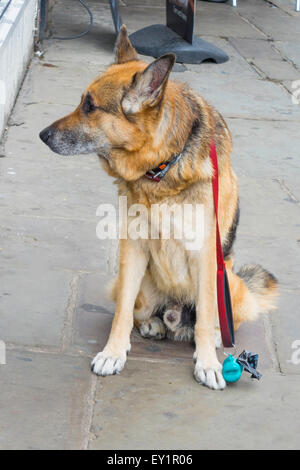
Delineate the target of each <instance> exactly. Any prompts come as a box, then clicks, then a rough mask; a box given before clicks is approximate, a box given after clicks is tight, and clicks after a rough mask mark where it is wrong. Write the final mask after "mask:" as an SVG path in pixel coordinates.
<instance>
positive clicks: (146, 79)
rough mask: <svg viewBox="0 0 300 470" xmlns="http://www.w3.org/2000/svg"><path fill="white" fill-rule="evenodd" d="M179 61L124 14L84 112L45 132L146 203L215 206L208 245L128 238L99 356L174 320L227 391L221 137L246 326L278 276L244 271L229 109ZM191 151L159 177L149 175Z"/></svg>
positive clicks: (238, 319)
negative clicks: (220, 258)
mask: <svg viewBox="0 0 300 470" xmlns="http://www.w3.org/2000/svg"><path fill="white" fill-rule="evenodd" d="M174 62H175V56H174V55H173V54H166V55H164V56H162V57H160V58H158V59H156V60H154V61H153V62H152V63H151V64H150V65H148V64H146V63H144V62H143V61H141V60H140V59H139V57H138V55H137V52H136V50H135V49H134V48H133V46H132V44H131V43H130V40H129V38H128V35H127V31H126V27H125V26H124V25H123V27H122V29H121V31H120V34H119V36H118V39H117V43H116V59H115V63H114V64H113V65H111V66H109V67H108V68H107V70H106V71H105V72H104V73H103V74H102V75H101V76H100V77H99V78H97V79H96V80H95V81H94V82H92V83H91V85H90V86H89V87H88V88H87V89H86V91H85V92H84V93H83V95H82V98H81V102H80V104H79V106H78V107H77V108H76V109H75V111H74V112H72V113H71V114H69V115H68V116H66V117H63V118H62V119H59V120H58V121H56V122H54V123H53V124H52V125H51V126H49V127H47V128H46V129H44V130H43V131H42V132H41V133H40V138H41V139H42V140H43V142H45V143H46V144H47V145H48V146H49V147H50V148H51V149H52V150H53V151H54V152H56V153H58V154H61V155H74V154H87V153H91V152H96V153H97V154H98V156H99V158H100V161H101V164H102V167H103V168H104V170H105V171H106V172H107V173H108V174H109V175H110V176H113V177H114V178H116V179H117V184H118V190H119V195H122V196H127V200H128V204H129V205H132V204H135V203H139V204H143V205H144V206H145V207H146V208H147V210H148V211H149V212H150V210H151V206H152V205H154V204H156V205H158V206H159V207H161V205H163V204H164V205H167V206H168V207H169V206H172V205H173V204H179V205H181V206H182V205H183V204H192V205H195V204H202V205H203V207H204V242H203V243H202V248H201V249H198V250H187V249H186V245H185V244H184V243H183V241H182V240H180V239H176V238H175V237H170V238H169V239H164V238H163V237H158V238H156V239H135V240H133V239H132V238H130V237H128V238H127V239H126V238H122V239H121V240H120V257H119V273H118V278H117V279H116V281H115V283H114V286H113V289H112V294H113V297H114V299H115V301H116V310H115V315H114V319H113V324H112V328H111V332H110V336H109V339H108V342H107V344H106V346H105V348H104V349H103V351H102V352H99V353H98V354H97V355H96V357H95V358H94V360H93V361H92V370H93V372H94V373H96V374H98V375H102V376H106V375H111V374H116V373H119V372H121V370H122V369H123V368H124V365H125V362H126V357H127V353H128V352H129V350H130V334H131V331H132V328H133V325H134V324H135V325H136V327H137V328H138V329H139V331H140V333H141V334H142V335H143V336H146V337H152V338H157V339H160V338H163V337H165V335H166V325H167V326H168V329H169V330H170V331H171V332H173V337H175V338H176V337H178V338H180V339H182V338H186V337H187V338H189V337H191V336H194V342H195V353H194V362H195V369H194V377H195V379H196V381H197V382H199V383H201V384H204V385H206V386H208V387H210V388H211V389H215V390H221V389H224V388H225V381H224V379H223V377H222V366H221V364H220V362H219V361H218V358H217V354H216V345H218V343H220V334H219V329H218V315H217V292H216V217H215V210H214V203H213V192H212V176H213V168H212V164H211V161H210V156H209V152H210V145H211V141H212V139H213V140H214V141H215V145H216V149H217V155H218V165H219V224H220V232H221V239H222V247H223V253H224V259H225V263H226V268H227V275H228V280H229V285H230V290H231V298H232V307H233V316H234V326H235V329H236V328H238V327H239V325H240V324H241V323H242V322H245V321H253V320H255V319H256V318H257V317H258V314H259V313H261V312H266V311H268V310H270V309H272V308H274V306H275V297H276V294H277V287H278V286H277V281H276V279H275V278H274V277H273V276H272V275H271V274H270V273H268V272H267V271H266V270H264V269H263V268H262V267H260V266H259V265H250V266H245V267H243V268H242V269H241V270H240V271H239V272H238V273H237V274H236V273H235V272H234V270H233V255H232V245H233V242H234V239H235V232H236V227H237V223H238V214H239V208H238V183H237V177H236V175H235V173H234V172H233V170H232V167H231V164H230V153H231V150H232V141H231V135H230V132H229V130H228V128H227V125H226V123H225V121H224V119H223V118H222V116H221V115H220V114H219V113H218V112H217V111H216V110H215V109H214V108H213V107H212V106H210V105H209V104H208V103H207V102H206V101H205V100H204V99H203V98H202V97H201V96H199V95H198V94H197V93H196V92H194V91H193V90H191V89H190V88H189V87H188V86H187V85H186V84H182V83H176V82H174V81H171V80H169V74H170V72H171V69H172V67H173V65H174ZM180 153H181V158H180V159H179V160H178V161H177V162H176V164H174V165H173V166H172V167H170V168H169V171H168V172H167V173H166V174H165V176H164V178H163V179H161V181H160V182H155V181H152V180H150V179H148V178H146V177H145V175H146V173H147V172H149V171H150V170H152V169H153V168H156V167H158V166H159V165H160V164H162V162H168V161H170V159H172V157H173V156H174V155H178V154H180ZM131 219H132V216H131ZM128 220H129V216H128ZM128 220H127V222H128ZM150 220H151V218H150ZM193 317H194V320H193ZM186 319H187V321H186ZM184 328H185V330H184Z"/></svg>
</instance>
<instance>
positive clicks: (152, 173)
mask: <svg viewBox="0 0 300 470" xmlns="http://www.w3.org/2000/svg"><path fill="white" fill-rule="evenodd" d="M199 125H200V123H199V119H195V120H194V122H193V125H192V129H191V132H190V135H189V137H188V139H187V141H186V143H185V145H184V147H183V149H182V151H181V152H180V153H177V154H175V155H173V156H172V158H171V160H168V161H166V162H163V163H161V164H160V165H158V166H157V167H155V168H153V170H149V171H147V173H146V174H145V175H144V176H146V178H148V179H150V180H152V181H156V182H157V183H159V182H160V180H161V179H162V178H163V177H164V176H165V174H166V173H167V172H168V171H169V169H170V168H171V167H172V166H174V165H176V163H177V162H178V161H179V160H180V159H181V157H182V156H183V154H184V153H185V150H186V149H187V147H188V146H189V143H190V140H191V137H192V136H193V135H194V134H195V133H196V132H197V129H198V128H199Z"/></svg>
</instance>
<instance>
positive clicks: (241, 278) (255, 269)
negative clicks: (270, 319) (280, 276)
mask: <svg viewBox="0 0 300 470" xmlns="http://www.w3.org/2000/svg"><path fill="white" fill-rule="evenodd" d="M228 277H229V284H230V289H231V296H232V304H233V314H234V323H235V327H236V328H238V327H239V325H240V323H242V322H244V321H254V320H256V319H257V317H258V315H259V314H260V313H266V312H269V311H271V310H274V309H275V308H276V299H277V296H278V282H277V279H276V278H275V277H274V276H273V274H271V273H269V272H268V271H267V270H266V269H264V268H263V267H262V266H260V265H259V264H249V265H245V266H242V267H241V269H240V270H239V272H238V273H237V274H235V273H233V271H231V270H229V272H228Z"/></svg>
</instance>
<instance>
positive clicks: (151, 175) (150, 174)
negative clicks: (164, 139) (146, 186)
mask: <svg viewBox="0 0 300 470" xmlns="http://www.w3.org/2000/svg"><path fill="white" fill-rule="evenodd" d="M182 154H183V152H180V153H178V154H177V155H173V157H172V158H171V160H169V161H167V162H163V163H161V164H160V165H159V166H157V167H156V168H153V170H149V171H147V173H145V176H146V178H148V179H150V180H152V181H156V182H157V183H159V182H160V180H161V179H162V178H163V177H164V176H165V174H166V173H167V172H168V171H169V169H170V168H171V167H172V166H174V165H175V164H176V163H177V162H178V161H179V160H180V158H181V157H182Z"/></svg>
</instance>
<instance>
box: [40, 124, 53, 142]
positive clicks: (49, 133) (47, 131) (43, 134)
mask: <svg viewBox="0 0 300 470" xmlns="http://www.w3.org/2000/svg"><path fill="white" fill-rule="evenodd" d="M52 134H53V131H52V129H51V127H46V129H43V130H42V131H41V132H40V139H41V140H42V141H43V142H44V143H45V144H46V143H47V142H48V140H49V139H50V137H51V136H52Z"/></svg>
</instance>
